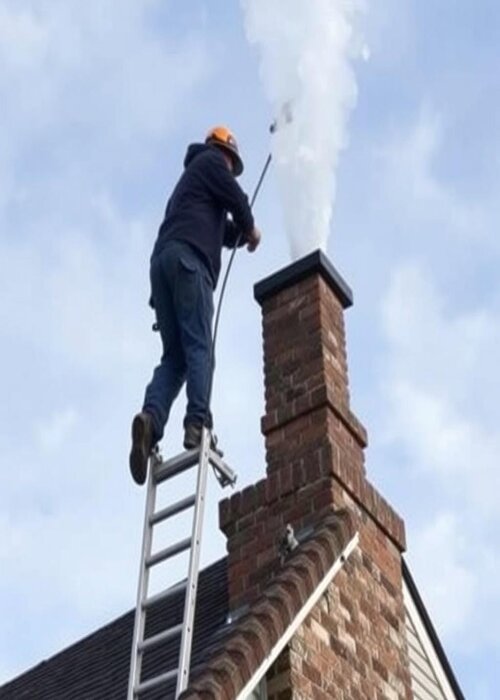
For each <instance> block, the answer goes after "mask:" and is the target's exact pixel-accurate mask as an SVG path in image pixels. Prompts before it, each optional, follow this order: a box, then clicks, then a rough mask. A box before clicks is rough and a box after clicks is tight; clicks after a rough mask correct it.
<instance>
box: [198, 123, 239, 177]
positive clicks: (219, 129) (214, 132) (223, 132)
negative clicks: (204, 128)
mask: <svg viewBox="0 0 500 700" xmlns="http://www.w3.org/2000/svg"><path fill="white" fill-rule="evenodd" d="M205 143H213V144H215V145H217V146H220V147H221V148H223V149H225V150H226V151H228V152H229V155H230V156H231V157H232V159H233V163H234V174H235V175H236V177H238V175H241V173H242V172H243V161H242V160H241V156H240V152H239V150H238V143H237V141H236V139H235V138H234V134H233V133H232V131H231V130H230V129H228V128H227V127H226V126H214V127H213V129H210V131H209V132H208V134H207V137H206V139H205Z"/></svg>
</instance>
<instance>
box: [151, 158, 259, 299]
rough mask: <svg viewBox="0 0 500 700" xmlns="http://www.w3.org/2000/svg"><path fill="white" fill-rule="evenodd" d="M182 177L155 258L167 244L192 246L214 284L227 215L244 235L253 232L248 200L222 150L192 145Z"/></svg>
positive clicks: (157, 245)
mask: <svg viewBox="0 0 500 700" xmlns="http://www.w3.org/2000/svg"><path fill="white" fill-rule="evenodd" d="M184 167H185V170H184V172H183V174H182V175H181V177H180V179H179V181H178V183H177V185H176V187H175V189H174V191H173V193H172V196H171V197H170V200H169V202H168V205H167V209H166V211H165V218H164V220H163V223H162V225H161V227H160V231H159V234H158V239H157V241H156V245H155V249H154V252H153V256H154V255H158V254H159V253H160V252H161V251H162V250H163V247H164V245H165V243H166V241H167V240H180V241H185V242H186V243H189V244H190V245H191V246H193V247H194V248H195V250H196V251H197V252H198V253H199V254H200V256H201V257H202V259H203V261H204V262H205V264H206V265H207V267H208V269H209V272H210V275H211V277H212V281H213V284H214V286H215V284H216V283H217V279H218V276H219V271H220V257H221V248H222V245H223V243H224V235H225V228H226V213H227V212H230V213H231V214H232V216H233V220H234V222H235V224H236V226H237V227H238V228H239V229H241V230H242V231H243V232H248V231H251V230H252V228H253V217H252V214H251V211H250V208H249V205H248V199H247V196H246V195H245V193H244V192H243V190H242V189H241V188H240V186H239V185H238V183H237V182H236V180H235V178H234V176H233V175H232V173H231V172H230V171H229V169H228V167H227V164H226V162H225V160H224V156H223V154H222V152H221V150H220V149H219V148H217V147H216V146H212V145H207V144H191V145H190V146H189V148H188V150H187V154H186V158H185V160H184Z"/></svg>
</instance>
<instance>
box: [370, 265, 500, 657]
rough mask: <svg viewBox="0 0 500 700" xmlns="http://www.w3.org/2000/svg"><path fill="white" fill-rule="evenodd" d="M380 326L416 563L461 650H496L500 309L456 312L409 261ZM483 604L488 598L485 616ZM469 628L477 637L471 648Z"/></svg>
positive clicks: (389, 418)
mask: <svg viewBox="0 0 500 700" xmlns="http://www.w3.org/2000/svg"><path fill="white" fill-rule="evenodd" d="M382 320H383V328H384V331H385V334H386V339H387V343H388V355H387V356H386V358H385V362H384V371H383V376H382V382H383V395H384V396H385V401H386V403H385V417H384V428H385V440H386V444H387V445H389V446H391V447H393V448H397V449H399V450H403V454H404V455H405V456H406V461H407V465H408V468H409V470H410V472H409V474H408V475H407V476H411V478H412V479H413V481H412V483H414V484H416V489H417V490H416V491H415V492H414V493H413V501H412V503H413V508H414V511H413V518H412V519H411V520H410V521H409V523H408V524H409V529H410V538H409V556H410V561H412V562H415V568H416V570H417V574H418V576H417V579H418V580H420V581H421V582H422V584H423V585H422V590H423V591H425V594H426V595H427V596H429V598H430V603H431V609H432V612H433V618H434V619H435V620H436V622H437V623H438V626H439V628H440V629H441V630H442V631H443V632H444V634H445V635H446V636H448V638H449V639H450V641H452V642H453V644H454V646H456V647H462V648H463V647H467V648H469V649H470V648H472V647H474V648H477V646H478V645H480V644H481V643H498V641H499V638H498V632H492V631H491V629H490V626H488V625H487V616H490V617H493V618H495V617H496V616H499V615H500V591H499V590H498V589H496V588H494V587H492V586H491V585H490V578H491V576H488V575H486V574H485V572H486V571H491V574H493V572H495V574H496V573H497V572H496V569H497V568H498V564H494V563H493V562H495V561H496V559H497V558H496V556H495V552H496V547H497V544H496V542H497V539H498V536H499V535H500V509H499V505H500V495H499V494H500V472H499V470H498V455H499V454H500V433H499V432H498V425H499V422H500V407H499V405H498V401H497V396H498V393H497V389H498V386H497V385H498V378H497V377H498V372H497V358H496V354H497V348H498V343H499V340H500V338H499V332H500V330H499V329H500V312H499V310H498V309H496V308H495V307H494V305H492V306H491V307H490V308H487V307H481V308H478V309H467V310H465V309H463V308H461V307H458V308H456V307H454V306H453V305H452V304H451V303H450V300H449V299H447V298H445V297H444V296H443V294H442V292H441V290H440V289H439V288H438V287H437V286H436V285H435V283H434V282H433V280H432V278H431V277H430V276H429V275H428V274H426V273H424V272H423V270H422V269H421V268H419V267H418V266H416V265H415V264H408V265H401V266H400V267H399V268H397V269H395V271H394V274H393V276H392V279H391V281H390V284H389V288H388V290H387V293H386V295H385V298H384V300H383V305H382ZM483 378H486V379H487V378H490V381H489V382H488V381H483ZM478 384H479V386H478ZM485 405H486V406H488V410H487V411H485V410H484V406H485ZM480 572H481V573H480ZM450 586H451V587H452V589H453V595H452V596H450ZM447 596H448V597H447ZM424 597H425V596H424ZM478 600H483V601H484V600H488V607H487V609H486V606H484V605H478V604H477V601H478ZM465 629H469V630H473V633H471V635H469V637H468V638H467V642H464V640H463V639H462V638H461V635H462V633H463V632H464V631H465ZM492 637H494V639H492Z"/></svg>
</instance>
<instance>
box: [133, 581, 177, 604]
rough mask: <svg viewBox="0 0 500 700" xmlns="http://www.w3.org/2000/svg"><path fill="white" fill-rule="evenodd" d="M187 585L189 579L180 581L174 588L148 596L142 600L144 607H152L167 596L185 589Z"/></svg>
mask: <svg viewBox="0 0 500 700" xmlns="http://www.w3.org/2000/svg"><path fill="white" fill-rule="evenodd" d="M186 587H187V580H185V581H181V582H180V583H176V584H175V586H172V588H169V589H168V590H166V591H162V592H161V593H156V594H155V595H152V596H150V597H149V598H146V600H143V601H142V609H143V610H146V609H147V608H150V607H151V606H152V605H154V604H155V603H159V602H160V600H165V599H166V598H170V596H173V595H175V594H176V593H180V592H181V591H185V590H186Z"/></svg>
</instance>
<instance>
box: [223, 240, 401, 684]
mask: <svg viewBox="0 0 500 700" xmlns="http://www.w3.org/2000/svg"><path fill="white" fill-rule="evenodd" d="M255 298H256V299H257V301H258V302H259V304H260V305H261V307H262V315H263V339H264V377H265V398H266V404H265V406H266V409H265V415H264V416H263V418H262V424H261V427H262V432H263V434H264V436H265V444H266V461H267V467H266V470H267V474H266V478H264V479H262V480H261V481H259V482H258V483H256V484H254V485H252V486H249V487H247V488H245V489H244V490H243V491H241V492H239V493H236V494H234V495H233V496H232V497H230V498H229V499H226V500H224V501H222V502H221V504H220V526H221V529H222V530H223V532H224V533H225V534H226V536H227V549H228V572H229V597H230V607H231V609H232V611H233V612H234V613H235V614H237V612H238V611H239V610H241V609H244V608H245V607H246V606H248V605H249V604H251V603H252V601H254V600H255V598H256V597H257V596H258V594H259V593H262V592H263V591H264V590H265V588H266V586H268V585H269V583H270V582H271V580H272V578H273V576H274V575H275V574H276V572H277V571H279V569H280V567H281V566H282V561H281V560H280V552H279V540H280V537H281V536H282V535H283V534H284V532H285V528H286V526H287V524H291V525H292V526H293V528H294V531H295V533H296V534H297V535H298V537H299V540H300V537H301V534H303V535H304V536H307V533H311V532H312V533H313V532H314V527H315V526H316V525H319V524H320V523H321V522H322V520H324V519H325V517H326V516H327V515H328V514H329V513H331V512H333V511H335V510H338V509H340V508H347V509H349V511H350V512H351V514H352V515H353V516H354V520H355V523H356V527H357V530H358V532H359V535H360V545H359V551H358V553H357V556H356V558H355V564H353V565H351V563H350V561H349V562H348V565H349V566H351V567H354V569H352V570H349V566H346V567H345V571H343V572H342V576H341V577H340V576H339V580H342V577H344V578H345V577H346V576H348V578H349V580H348V581H347V582H346V583H345V585H344V587H343V588H342V590H341V596H342V597H343V600H344V603H345V606H347V607H349V609H350V611H351V612H350V613H349V614H351V616H354V617H355V618H356V619H358V620H360V619H362V618H366V620H367V623H366V625H365V629H363V628H362V627H359V629H358V630H355V626H354V622H353V623H352V625H351V627H352V629H348V630H347V631H345V630H344V632H345V634H347V635H349V634H352V635H355V632H357V633H359V635H360V636H361V637H363V636H365V637H368V638H369V637H370V636H372V637H373V640H374V645H375V646H374V647H373V649H369V650H368V651H367V652H366V654H367V661H366V663H367V668H368V669H369V673H372V674H373V673H375V671H374V670H373V669H374V668H377V663H378V668H379V671H380V673H383V674H386V675H387V674H392V675H391V677H392V678H393V679H396V680H395V681H394V685H395V686H397V684H398V683H399V686H400V690H401V689H402V691H401V697H405V693H406V692H410V691H409V690H408V689H409V679H408V678H409V677H408V673H407V658H406V646H405V642H404V608H403V600H402V574H401V553H402V552H403V551H404V548H405V533H404V523H403V521H402V520H401V518H400V517H399V516H398V515H397V513H396V512H395V511H394V510H393V509H392V508H391V506H390V505H389V504H388V503H387V502H386V501H385V500H384V499H383V498H382V496H381V495H380V494H379V493H378V491H377V490H376V489H375V488H374V487H373V486H372V485H371V484H370V482H369V481H368V479H367V477H366V472H365V466H364V448H365V447H366V445H367V435H366V430H365V428H364V427H363V425H362V424H361V423H360V421H359V420H358V419H357V418H356V417H355V416H354V414H353V413H352V411H351V408H350V397H349V380H348V370H347V357H346V339H345V326H344V310H345V309H347V308H348V307H350V306H351V305H352V293H351V290H350V289H349V287H348V285H347V284H346V282H345V281H344V280H343V279H342V277H341V276H340V275H339V273H338V272H337V271H336V270H335V268H334V267H333V265H332V264H331V263H330V261H329V260H328V258H327V257H326V256H325V255H324V254H323V253H322V252H320V251H316V252H314V253H312V254H311V255H308V256H307V257H305V258H303V259H301V260H298V261H297V262H295V263H293V264H292V265H290V266H288V267H286V268H284V269H282V270H280V271H279V272H277V273H276V274H274V275H272V276H271V277H268V278H267V279H264V280H262V281H261V282H259V283H258V284H257V285H256V286H255ZM331 624H335V625H337V627H336V629H337V632H338V630H339V627H338V624H339V621H337V622H335V623H333V622H332V623H331ZM391 625H392V632H391V631H390V629H389V628H390V627H391ZM389 634H391V635H392V636H393V637H394V640H395V644H394V648H395V651H394V649H393V650H392V651H391V652H390V653H389V652H387V653H386V654H385V656H384V657H383V661H381V660H380V658H382V657H381V656H380V655H381V653H382V646H380V648H377V646H376V645H377V643H381V640H382V639H383V636H384V635H386V636H387V635H389ZM346 653H347V652H346ZM379 657H380V658H379ZM389 657H390V658H389ZM319 671H320V673H321V669H319ZM367 673H368V671H367ZM387 677H388V675H387ZM299 680H300V679H299ZM379 680H380V679H379ZM386 681H387V678H386V680H384V681H383V682H386ZM338 687H339V688H340V687H342V685H339V686H338ZM373 687H375V686H373ZM345 688H346V689H347V688H348V686H347V685H346V686H345ZM346 692H351V691H348V690H346ZM388 692H389V691H388ZM293 697H295V696H293ZM314 697H316V695H315V696H314ZM318 697H320V696H319V695H318ZM321 697H323V696H321ZM345 697H356V696H355V695H349V694H348V695H346V696H345ZM361 697H379V696H376V695H373V694H367V695H361ZM380 697H382V696H380ZM383 697H386V696H385V695H383ZM388 697H393V696H392V695H390V694H389V695H388ZM394 697H400V695H399V694H396V695H394ZM407 697H411V695H407Z"/></svg>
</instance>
